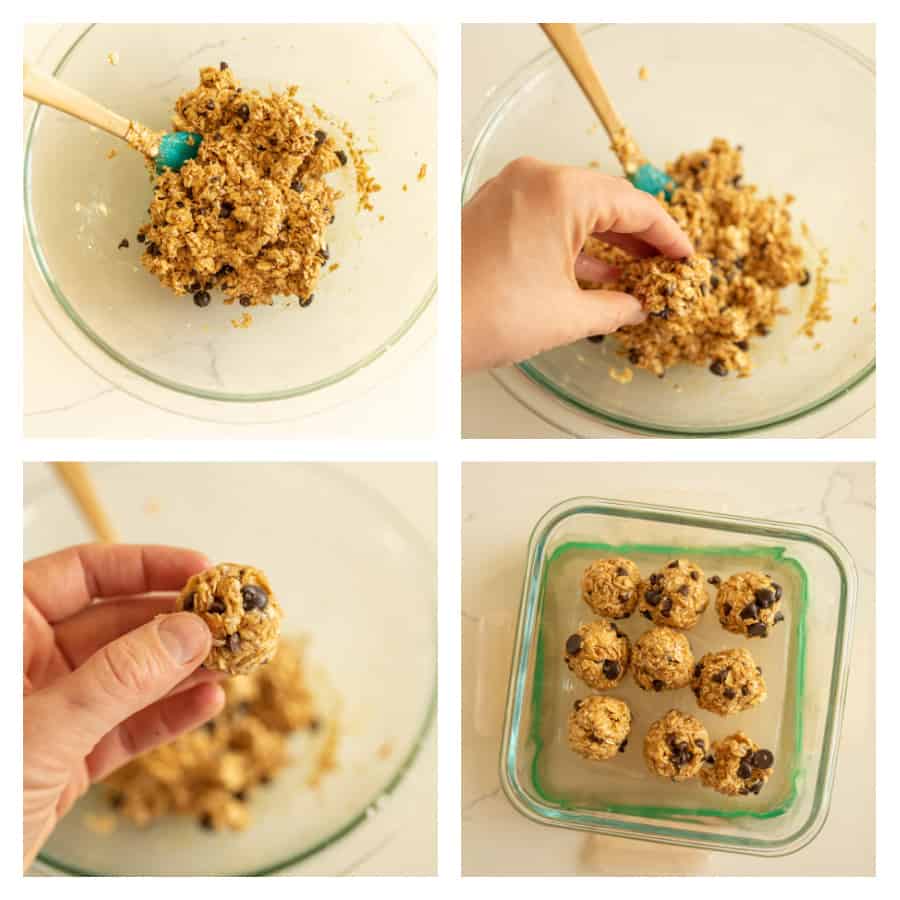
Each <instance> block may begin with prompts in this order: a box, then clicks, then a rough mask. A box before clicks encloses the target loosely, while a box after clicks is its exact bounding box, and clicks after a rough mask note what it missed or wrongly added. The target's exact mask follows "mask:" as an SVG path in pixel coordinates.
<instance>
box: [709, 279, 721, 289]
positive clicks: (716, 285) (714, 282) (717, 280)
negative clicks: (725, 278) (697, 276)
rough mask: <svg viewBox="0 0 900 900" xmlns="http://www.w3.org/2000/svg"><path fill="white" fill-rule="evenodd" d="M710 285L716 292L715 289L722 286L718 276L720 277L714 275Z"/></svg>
mask: <svg viewBox="0 0 900 900" xmlns="http://www.w3.org/2000/svg"><path fill="white" fill-rule="evenodd" d="M709 284H710V287H712V289H713V290H715V289H716V288H717V287H718V286H719V284H720V282H719V276H718V275H713V276H712V277H711V278H710V279H709Z"/></svg>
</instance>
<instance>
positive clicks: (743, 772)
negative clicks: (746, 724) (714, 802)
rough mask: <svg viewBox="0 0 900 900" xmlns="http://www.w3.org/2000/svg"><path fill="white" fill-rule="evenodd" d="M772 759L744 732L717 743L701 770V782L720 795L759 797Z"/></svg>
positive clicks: (773, 757)
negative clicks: (752, 795) (755, 795)
mask: <svg viewBox="0 0 900 900" xmlns="http://www.w3.org/2000/svg"><path fill="white" fill-rule="evenodd" d="M774 765H775V756H774V754H773V753H772V751H771V750H764V749H762V748H760V746H759V744H757V743H755V742H754V741H752V740H751V739H750V738H748V737H747V735H746V734H744V732H743V731H738V732H735V734H732V735H729V736H728V737H727V738H724V739H723V740H721V741H716V742H715V743H714V744H713V747H712V753H710V754H709V755H708V756H707V757H706V761H705V765H704V766H703V768H702V769H701V770H700V780H701V781H702V782H703V783H704V784H705V785H706V786H707V787H711V788H712V789H713V790H715V791H718V792H719V793H720V794H728V795H729V796H735V795H747V794H758V793H759V792H760V791H761V790H762V789H763V787H764V786H765V784H766V782H767V781H768V780H769V777H770V776H771V774H772V767H773V766H774Z"/></svg>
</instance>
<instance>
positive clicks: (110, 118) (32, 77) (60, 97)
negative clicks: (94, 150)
mask: <svg viewBox="0 0 900 900" xmlns="http://www.w3.org/2000/svg"><path fill="white" fill-rule="evenodd" d="M23 92H24V94H25V96H26V97H28V99H29V100H36V101H37V102H38V103H43V104H44V105H45V106H52V107H53V108H54V109H58V110H59V111H60V112H63V113H66V115H69V116H74V117H75V118H76V119H81V121H82V122H87V123H88V125H94V126H96V127H97V128H100V129H102V130H103V131H107V132H109V133H110V134H112V135H115V137H117V138H122V139H123V140H124V139H125V135H126V134H128V129H129V128H130V127H131V122H130V121H129V120H128V119H125V118H123V117H122V116H120V115H118V114H117V113H114V112H112V111H111V110H108V109H107V108H106V107H105V106H101V105H100V104H99V103H98V102H97V101H96V100H91V98H90V97H87V96H85V95H84V94H82V93H81V92H80V91H76V90H75V88H71V87H69V86H68V85H67V84H63V82H61V81H57V80H56V79H55V78H54V77H53V76H52V75H48V74H47V73H46V72H41V71H40V70H38V69H33V68H32V67H31V66H30V65H29V64H28V63H27V62H26V63H25V65H24V68H23Z"/></svg>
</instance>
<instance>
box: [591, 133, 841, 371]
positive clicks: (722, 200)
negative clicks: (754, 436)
mask: <svg viewBox="0 0 900 900" xmlns="http://www.w3.org/2000/svg"><path fill="white" fill-rule="evenodd" d="M632 145H633V142H631V141H630V136H629V135H628V134H627V132H625V133H624V134H622V135H619V136H617V138H616V139H615V140H614V141H613V151H614V152H615V153H616V155H617V156H619V158H620V159H623V163H625V168H626V171H632V170H630V169H629V168H628V165H629V164H630V165H635V164H636V162H637V161H638V160H635V159H633V158H632V157H631V156H630V155H629V154H630V152H631V149H632ZM666 173H667V174H668V175H670V176H671V177H672V179H673V180H674V182H675V184H676V187H675V189H674V191H673V192H672V197H671V199H670V200H666V199H665V198H664V197H660V198H659V202H660V203H662V205H663V206H664V207H665V208H666V210H667V211H668V212H669V213H670V214H671V216H672V218H673V219H675V221H676V222H677V223H678V224H679V225H680V226H681V227H682V228H683V229H684V230H685V232H686V233H687V235H688V237H689V238H690V239H691V241H692V243H693V245H694V248H695V250H696V253H697V255H696V257H694V259H693V260H685V261H683V262H682V263H679V262H672V261H670V260H664V259H662V258H659V257H655V258H653V259H651V260H649V261H647V260H635V259H634V258H633V257H630V256H628V255H627V254H625V253H624V252H623V251H621V250H619V249H617V248H613V247H610V246H609V245H607V244H603V243H602V242H600V241H598V240H596V239H593V238H591V239H589V240H588V242H587V244H586V246H585V250H586V252H588V253H590V254H591V255H593V256H596V257H597V258H599V259H603V260H605V261H606V262H609V263H611V264H613V265H616V266H618V267H620V270H621V284H620V285H617V286H618V287H622V286H627V285H633V286H634V288H635V290H637V291H638V295H637V296H638V298H639V299H640V300H641V301H642V302H643V303H644V305H645V306H646V307H647V309H648V310H649V311H650V317H649V318H648V319H647V321H646V322H644V323H642V324H640V325H633V326H629V327H626V328H623V329H621V330H620V331H618V332H617V333H616V337H617V338H618V340H619V342H620V344H621V346H622V350H623V354H624V355H626V356H627V357H628V361H629V362H630V364H631V365H633V366H638V367H640V368H643V369H647V370H648V371H650V372H653V373H654V374H655V375H658V376H659V377H662V376H663V375H664V374H665V372H666V370H667V369H669V368H671V367H672V366H674V365H677V364H679V363H690V364H692V365H702V366H708V367H709V369H710V371H711V372H712V373H713V374H715V375H720V376H725V375H728V374H729V373H730V372H737V373H738V374H739V375H749V374H750V373H751V371H752V368H753V362H752V358H751V350H752V345H753V343H754V342H755V341H757V340H759V339H760V338H761V337H764V336H765V335H767V334H768V333H769V331H770V330H771V328H772V327H773V325H774V324H775V320H776V317H777V316H778V315H780V314H782V313H785V312H787V310H786V309H785V307H784V306H783V305H782V303H781V300H780V292H781V289H782V288H785V287H787V286H788V285H791V284H799V285H805V284H808V283H809V281H810V273H809V270H808V269H807V268H806V267H805V265H804V254H803V250H802V248H801V247H800V245H799V244H798V243H797V242H796V240H795V238H794V234H793V229H792V225H791V213H790V204H791V203H792V202H793V199H794V198H793V197H792V196H791V195H790V194H786V195H785V196H784V197H782V198H776V197H773V196H763V195H761V194H760V193H759V191H758V189H757V187H756V186H755V185H752V184H745V183H744V181H743V177H744V167H743V159H742V154H741V148H740V147H739V146H738V147H732V146H731V145H730V144H729V143H728V142H727V141H726V140H724V139H722V138H715V139H714V140H713V141H712V143H711V144H710V146H709V149H707V150H698V151H695V152H693V153H684V154H682V155H681V156H679V157H678V159H676V160H675V162H674V163H671V164H670V165H669V166H667V167H666ZM707 267H708V268H707ZM707 272H708V273H709V274H708V277H703V276H705V275H706V273H707ZM623 289H627V287H623ZM821 317H822V318H824V315H823V316H821Z"/></svg>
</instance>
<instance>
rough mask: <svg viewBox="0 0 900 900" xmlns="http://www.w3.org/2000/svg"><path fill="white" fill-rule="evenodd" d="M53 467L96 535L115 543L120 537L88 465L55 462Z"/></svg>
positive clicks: (106, 541) (98, 537)
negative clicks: (101, 502)
mask: <svg viewBox="0 0 900 900" xmlns="http://www.w3.org/2000/svg"><path fill="white" fill-rule="evenodd" d="M53 467H54V468H55V469H56V473H57V474H58V475H59V477H60V478H61V479H62V481H63V484H65V486H66V488H67V489H68V491H69V493H70V494H71V496H72V499H73V500H74V501H75V503H76V504H77V505H78V508H79V509H80V510H81V513H82V515H83V516H84V517H85V519H86V520H87V522H88V524H89V525H90V526H91V529H92V530H93V532H94V535H95V537H96V538H97V540H99V541H103V542H104V543H109V544H114V543H115V542H116V541H118V539H119V537H118V535H117V534H116V531H115V529H114V528H113V526H112V523H111V522H110V520H109V516H107V514H106V510H104V509H103V507H102V506H101V505H100V500H99V498H98V497H97V491H96V490H95V489H94V483H93V481H92V480H91V476H90V475H89V474H88V471H87V467H86V466H85V465H84V464H83V463H77V462H55V463H53Z"/></svg>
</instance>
